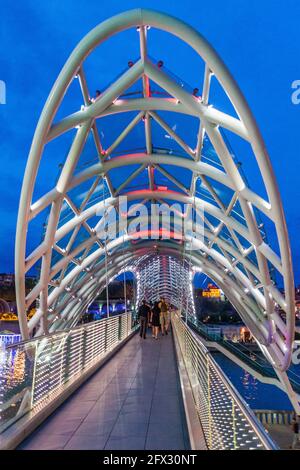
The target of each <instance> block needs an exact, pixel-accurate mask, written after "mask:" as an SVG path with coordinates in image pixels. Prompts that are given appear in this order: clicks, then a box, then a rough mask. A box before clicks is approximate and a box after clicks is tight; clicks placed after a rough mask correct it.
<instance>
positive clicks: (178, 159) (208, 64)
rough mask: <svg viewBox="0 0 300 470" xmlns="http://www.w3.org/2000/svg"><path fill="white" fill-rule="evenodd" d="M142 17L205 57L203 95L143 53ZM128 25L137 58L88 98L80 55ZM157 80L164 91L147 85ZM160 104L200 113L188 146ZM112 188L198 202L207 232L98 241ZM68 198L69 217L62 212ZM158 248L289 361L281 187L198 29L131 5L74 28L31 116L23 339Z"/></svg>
mask: <svg viewBox="0 0 300 470" xmlns="http://www.w3.org/2000/svg"><path fill="white" fill-rule="evenodd" d="M149 26H151V27H153V28H158V29H161V30H165V31H167V32H168V33H170V34H171V35H175V36H177V37H178V38H179V39H181V40H182V41H184V42H185V43H187V44H188V45H189V46H191V47H192V48H193V49H194V50H195V51H196V53H197V54H198V55H199V57H200V58H201V59H202V60H203V62H204V70H205V72H204V77H203V80H202V78H201V80H202V83H203V86H202V93H201V96H200V97H199V96H197V93H195V92H194V93H192V92H191V91H190V90H189V89H188V88H187V87H185V86H183V82H182V83H181V82H180V80H178V79H177V78H176V77H174V75H172V74H171V73H168V72H166V71H165V69H164V67H158V66H157V64H155V63H154V62H153V60H152V59H151V58H149V56H148V54H147V43H148V40H151V31H149V32H148V29H149ZM129 28H138V31H139V34H138V37H139V43H140V58H139V59H138V60H137V61H136V62H135V63H134V64H133V63H132V64H130V65H131V66H130V67H129V68H128V70H126V71H125V72H124V73H123V74H122V75H121V76H120V77H119V78H117V80H115V82H114V83H113V84H112V85H110V86H109V87H108V88H107V89H106V90H105V91H104V92H103V93H102V94H101V95H100V96H98V97H96V98H95V99H92V98H91V95H90V93H89V89H88V85H87V80H86V76H85V72H84V67H85V61H86V60H87V58H88V57H89V56H90V55H91V54H92V53H93V51H94V50H95V49H96V48H97V46H99V45H100V44H101V43H103V42H104V41H105V40H107V39H108V38H109V37H111V36H112V35H114V34H116V33H119V32H121V31H123V30H127V29H129ZM213 77H214V79H216V80H217V82H218V83H219V85H220V86H221V87H222V89H223V91H225V93H226V95H227V97H228V98H229V100H230V102H231V105H232V109H233V110H234V111H233V113H232V114H235V116H233V115H230V114H228V113H226V112H223V111H222V110H220V109H217V108H216V107H214V103H213V101H212V100H213V98H212V97H211V96H210V88H211V81H212V79H213ZM76 78H78V82H79V85H80V89H81V92H82V106H81V108H80V109H78V110H77V111H76V112H74V113H73V114H70V115H67V116H65V117H64V118H62V119H57V113H58V111H59V110H60V107H61V105H62V103H63V101H64V97H65V94H66V92H67V91H68V89H69V88H70V85H71V84H72V82H73V81H74V80H75V79H76ZM139 81H141V84H142V86H141V88H142V89H140V93H139V94H136V95H133V96H135V97H132V95H130V94H128V93H126V91H127V90H128V89H130V87H133V86H135V84H137V83H138V82H139ZM155 87H156V88H159V90H160V93H154V92H153V89H154V88H155ZM134 112H135V113H134ZM121 113H122V116H124V113H129V115H130V119H131V120H128V124H127V126H126V127H125V128H124V129H123V130H122V131H121V132H120V133H119V135H118V136H117V138H116V139H115V140H114V141H111V143H110V145H109V146H107V147H106V148H105V149H104V148H103V146H102V142H101V134H100V133H99V126H100V127H101V124H102V122H104V120H105V119H106V118H107V116H110V119H112V118H114V119H120V117H121ZM168 113H169V114H171V113H173V114H172V115H174V113H176V115H177V116H178V115H179V113H180V115H186V116H189V117H190V119H193V120H195V121H196V122H197V123H198V124H197V132H196V133H195V137H196V146H195V147H194V148H191V147H190V146H189V145H188V144H187V142H186V139H185V137H187V136H184V135H183V136H179V135H178V133H177V132H176V129H175V128H174V127H172V126H171V125H169V124H168V122H167V120H166V119H165V116H166V115H167V114H168ZM132 114H134V115H133V118H132ZM126 115H127V114H126ZM55 118H56V121H55V122H54V120H55ZM154 125H155V126H158V127H160V128H161V129H163V131H164V132H165V133H167V136H168V138H169V139H171V140H172V142H173V143H175V144H176V145H177V151H174V150H173V151H172V152H168V150H166V149H162V148H161V147H160V148H158V147H157V143H156V142H155V134H154V132H153V126H154ZM137 126H142V127H143V128H144V131H143V132H144V145H143V147H144V148H142V150H141V149H139V150H138V151H134V150H132V149H131V152H130V153H129V152H127V153H126V154H125V153H124V152H121V154H120V152H119V154H118V149H119V148H120V144H121V143H122V142H123V140H124V139H126V138H127V137H128V136H129V135H130V133H132V132H133V131H134V130H135V128H136V127H137ZM224 130H225V131H224ZM68 132H75V134H74V139H73V142H72V144H71V147H70V149H69V151H68V154H67V156H66V159H65V161H64V164H63V167H62V170H61V173H60V176H59V178H58V180H57V182H56V184H55V186H54V187H53V189H52V190H50V191H49V192H47V193H46V194H43V195H42V196H41V197H39V198H38V199H37V200H33V194H34V190H35V189H36V187H38V185H39V179H38V177H37V173H38V168H39V164H40V161H41V158H42V156H43V152H44V150H45V148H47V145H48V144H49V142H51V141H54V140H55V139H58V138H59V137H60V136H63V135H65V134H66V133H68ZM224 132H230V133H232V134H235V135H236V136H238V137H239V138H240V139H242V140H244V141H245V142H247V143H248V144H250V146H251V149H252V150H251V151H252V152H253V155H254V156H255V159H256V162H257V166H258V168H259V171H260V174H261V176H262V180H263V183H264V186H265V190H266V194H267V197H266V198H263V197H261V196H260V195H258V194H257V193H256V192H255V191H254V190H253V189H250V188H249V186H248V184H247V182H246V180H245V178H244V176H243V174H242V173H241V168H240V167H239V165H238V162H237V161H236V159H235V158H234V156H233V155H232V152H231V149H230V148H229V146H228V144H227V141H226V139H225V136H224ZM90 138H93V140H94V144H95V149H96V151H95V153H96V154H97V161H93V162H91V163H90V164H89V165H86V166H85V167H84V168H83V167H82V166H81V167H80V165H79V160H80V155H81V153H82V152H83V151H84V148H85V146H86V144H87V141H88V139H90ZM206 141H209V142H210V146H211V149H212V150H213V152H214V155H215V156H216V160H218V163H217V164H216V160H215V161H213V160H212V159H211V158H207V155H206V150H205V145H206ZM250 146H249V148H250ZM44 158H45V157H44ZM172 169H175V170H176V169H177V170H176V171H177V173H176V171H175V173H174V171H173V173H172ZM144 170H146V171H147V173H146V174H147V182H146V184H145V181H144V180H145V172H144ZM178 170H180V171H182V172H185V174H187V173H188V174H189V178H188V179H186V180H185V181H184V180H180V178H179V177H178V174H180V171H178ZM114 171H115V172H116V171H119V173H120V174H124V178H123V181H122V183H121V184H119V185H118V186H117V187H115V185H114V184H113V183H112V174H113V172H114ZM125 175H126V176H125ZM143 175H144V176H143ZM159 175H162V176H163V178H164V182H165V184H164V187H161V186H159V184H158V182H157V181H158V180H159ZM175 175H177V176H175ZM139 177H140V178H141V180H140V181H142V183H141V184H140V186H139V187H138V189H135V190H132V188H130V184H131V183H132V182H133V181H134V180H135V179H137V178H139ZM166 182H167V183H166ZM88 183H89V184H90V187H89V189H88V190H85V193H84V195H82V199H81V203H80V204H77V203H75V202H74V199H73V197H72V194H73V192H74V190H76V188H77V189H78V191H80V188H81V187H82V185H83V184H85V185H87V184H88ZM99 187H101V188H102V189H101V191H102V194H103V197H101V191H100V192H99ZM220 187H222V188H223V189H224V190H225V191H228V194H230V195H231V196H230V199H229V200H227V201H224V198H223V197H222V191H220V190H219V188H220ZM85 188H86V186H85ZM39 189H40V187H39ZM120 195H127V197H128V200H129V201H130V202H133V203H134V202H143V201H164V202H166V203H167V204H168V203H170V202H172V201H176V202H178V203H180V204H181V205H182V204H183V203H191V204H193V205H195V206H197V205H203V206H204V239H203V241H199V240H197V241H195V242H193V243H195V244H196V245H195V246H194V250H193V251H192V252H188V250H187V249H186V242H189V241H190V240H187V238H188V237H187V238H185V239H184V240H183V242H182V243H180V242H178V241H176V240H156V241H151V240H148V241H147V240H139V241H136V240H135V242H134V243H133V241H132V238H133V236H132V235H130V234H128V233H122V234H119V237H118V238H117V239H116V240H112V241H110V242H109V243H108V244H107V246H106V247H105V246H104V245H103V243H102V242H101V240H99V239H98V238H97V235H96V233H95V226H96V225H95V216H96V215H97V214H98V213H99V210H101V209H103V208H104V209H105V210H106V211H107V210H108V208H109V207H111V206H113V205H117V204H118V201H119V197H120ZM66 207H67V209H68V217H64V214H65V212H66ZM45 209H47V210H48V221H47V225H46V229H45V233H44V237H43V240H42V241H41V243H40V244H39V246H37V247H36V249H35V250H33V251H32V252H31V253H29V254H26V244H27V236H26V234H27V230H28V227H29V226H30V224H31V223H32V220H34V219H35V218H36V217H38V216H39V215H40V214H41V213H42V211H44V210H45ZM129 211H130V208H129ZM259 213H260V214H261V215H262V217H263V220H266V219H268V220H269V221H271V223H273V224H274V227H275V232H276V237H277V243H278V247H279V249H278V253H276V252H275V250H274V249H273V248H272V246H270V244H268V243H267V241H266V238H265V237H264V233H263V232H262V230H261V219H260V218H259V215H258V214H259ZM98 222H99V220H98ZM98 222H97V223H98ZM83 230H84V233H85V236H82V231H83ZM66 240H67V241H66ZM105 252H107V253H108V258H107V257H105ZM163 256H170V258H171V259H173V260H177V261H176V263H177V264H178V263H181V262H182V263H185V266H186V265H187V264H186V263H191V265H192V266H193V267H194V268H197V269H198V268H199V269H202V270H203V271H204V272H205V273H206V274H207V275H208V276H209V277H210V278H212V279H213V280H214V281H215V282H216V283H217V284H218V285H219V286H220V287H221V288H222V289H223V291H224V293H225V295H226V296H227V297H228V298H229V299H230V301H231V302H232V303H233V305H234V306H235V307H236V309H237V310H238V312H239V313H240V315H241V317H242V318H243V320H244V321H245V323H246V324H247V325H248V326H249V327H250V328H251V330H252V332H253V334H254V336H255V337H256V339H257V341H259V343H260V344H261V345H262V347H263V349H264V351H265V354H266V355H267V357H268V358H269V360H270V361H271V362H272V363H273V365H274V366H275V367H276V368H277V369H281V370H284V369H286V368H287V367H288V365H289V363H290V357H291V347H292V341H293V337H294V282H293V273H292V264H291V255H290V247H289V241H288V234H287V228H286V223H285V218H284V213H283V209H282V204H281V199H280V195H279V192H278V188H277V185H276V181H275V177H274V174H273V170H272V166H271V163H270V160H269V156H268V154H267V151H266V148H265V145H264V142H263V139H262V137H261V135H260V132H259V130H258V128H257V125H256V122H255V120H254V118H253V116H252V114H251V111H250V109H249V107H248V105H247V103H246V101H245V98H244V97H243V95H242V93H241V91H240V89H239V87H238V85H237V84H236V82H235V81H234V79H233V78H232V76H231V75H230V72H229V71H228V69H227V68H226V66H225V65H224V63H223V62H222V60H221V59H220V58H219V56H218V55H217V53H216V52H215V51H214V49H213V48H212V47H211V46H210V45H209V44H208V42H207V41H206V40H205V39H204V38H203V37H202V36H201V35H200V34H199V33H198V32H197V31H195V30H194V29H193V28H191V27H190V26H188V25H186V24H185V23H183V22H181V21H179V20H177V19H175V18H173V17H171V16H168V15H166V14H162V13H159V12H156V11H151V10H141V9H137V10H132V11H128V12H125V13H122V14H120V15H117V16H115V17H113V18H111V19H109V20H107V21H104V22H103V23H101V24H100V25H98V26H97V27H96V28H94V29H93V30H92V31H90V33H89V34H87V35H86V36H85V37H84V38H83V39H82V41H81V42H80V43H79V44H78V45H77V47H76V48H75V49H74V51H73V52H72V54H71V55H70V57H69V59H68V60H67V62H66V64H65V65H64V67H63V69H62V71H61V73H60V74H59V76H58V78H57V80H56V82H55V84H54V86H53V88H52V90H51V93H50V95H49V97H48V100H47V102H46V104H45V106H44V109H43V112H42V114H41V117H40V120H39V123H38V125H37V128H36V132H35V135H34V139H33V142H32V146H31V150H30V155H29V158H28V162H27V167H26V172H25V176H24V182H23V187H22V193H21V199H20V207H19V216H18V224H17V236H16V266H15V270H16V287H17V303H18V311H19V321H20V327H21V331H22V335H23V337H24V338H28V337H29V336H30V335H31V334H33V331H35V334H37V335H39V334H44V333H47V332H48V331H54V330H55V329H57V328H69V327H71V326H72V325H74V324H75V323H76V322H77V321H78V316H79V315H80V314H81V312H82V311H83V310H84V309H85V308H86V307H87V305H89V303H90V302H91V301H92V300H93V299H94V298H95V296H96V295H97V293H98V292H99V290H101V289H102V288H103V287H104V285H105V282H106V280H107V276H108V278H109V279H111V278H113V277H115V276H116V275H117V274H118V273H119V272H121V271H122V270H126V269H129V268H130V267H131V268H132V269H134V270H135V271H136V272H137V271H139V270H140V268H141V267H145V263H146V265H147V266H148V265H149V263H151V261H152V262H154V260H157V259H159V260H161V259H162V257H163ZM38 262H41V270H40V278H39V281H38V284H37V285H36V286H35V287H34V289H33V290H32V291H31V292H30V293H29V294H28V295H27V296H26V295H25V274H26V272H28V271H29V270H30V269H31V268H32V267H33V266H34V265H35V264H37V263H38ZM141 263H142V264H141ZM147 263H148V264H147ZM274 270H276V271H277V272H278V273H279V275H280V277H281V279H282V280H283V284H284V294H283V293H282V292H280V290H279V289H278V288H277V287H276V284H275V283H274V281H273V280H272V275H271V272H272V271H274ZM157 282H159V279H158V280H157ZM37 298H39V308H38V310H37V312H36V314H35V315H34V316H33V318H32V319H31V320H30V321H29V322H27V318H26V310H27V308H28V307H29V306H30V305H31V304H32V302H33V301H34V300H35V299H37ZM277 305H279V306H280V307H281V309H282V310H283V311H284V312H285V315H284V317H282V316H280V315H279V313H278V311H277V309H276V306H277Z"/></svg>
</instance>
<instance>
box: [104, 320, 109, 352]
mask: <svg viewBox="0 0 300 470" xmlns="http://www.w3.org/2000/svg"><path fill="white" fill-rule="evenodd" d="M107 329H108V320H107V319H106V320H105V330H104V352H106V351H107V339H108V338H107Z"/></svg>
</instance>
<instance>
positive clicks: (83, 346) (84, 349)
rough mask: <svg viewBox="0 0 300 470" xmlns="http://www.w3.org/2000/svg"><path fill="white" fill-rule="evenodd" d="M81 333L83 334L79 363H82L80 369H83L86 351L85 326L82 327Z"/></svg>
mask: <svg viewBox="0 0 300 470" xmlns="http://www.w3.org/2000/svg"><path fill="white" fill-rule="evenodd" d="M82 334H83V340H82V353H81V364H82V369H84V368H85V351H86V337H87V327H84V329H83V333H82Z"/></svg>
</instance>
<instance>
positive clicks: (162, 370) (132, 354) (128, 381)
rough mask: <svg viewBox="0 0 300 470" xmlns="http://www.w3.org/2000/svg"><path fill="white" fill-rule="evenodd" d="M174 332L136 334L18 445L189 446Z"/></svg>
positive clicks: (110, 447) (23, 447) (25, 447)
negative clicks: (153, 334) (141, 335)
mask: <svg viewBox="0 0 300 470" xmlns="http://www.w3.org/2000/svg"><path fill="white" fill-rule="evenodd" d="M188 448H189V444H188V438H187V429H186V423H185V416H184V410H183V405H182V398H181V392H180V386H179V378H178V373H177V365H176V358H175V351H174V347H173V340H172V336H171V335H170V334H169V335H168V336H164V337H160V338H159V340H157V341H156V340H154V339H153V338H152V337H151V335H148V337H147V339H146V340H143V339H140V337H139V335H135V336H134V337H133V338H132V339H131V340H130V341H129V342H128V343H127V344H126V345H125V346H124V347H123V348H122V349H121V350H120V351H119V352H118V353H117V354H116V355H115V356H114V357H113V358H112V359H111V360H110V361H109V362H108V363H107V364H106V365H104V366H103V367H102V368H101V369H100V370H99V371H98V372H97V373H96V374H95V375H93V376H92V377H91V378H90V379H89V380H88V381H87V382H86V383H85V384H84V385H83V386H82V387H80V389H78V390H77V391H76V392H75V393H74V394H73V395H72V396H71V397H70V398H69V399H68V400H67V401H66V402H65V403H64V404H63V405H62V406H61V407H60V408H59V409H58V410H56V412H55V413H54V414H53V415H51V416H50V417H49V418H48V419H47V420H46V421H45V422H44V423H43V424H42V425H41V426H40V427H39V428H38V429H37V430H36V431H35V432H34V433H33V434H32V435H31V436H30V437H28V438H27V439H26V440H25V441H23V442H22V444H21V445H20V446H19V449H43V450H46V449H47V450H50V449H53V450H54V449H74V450H75V449H97V450H98V449H119V450H125V449H129V450H137V449H151V450H168V449H169V450H171V449H175V450H183V449H188Z"/></svg>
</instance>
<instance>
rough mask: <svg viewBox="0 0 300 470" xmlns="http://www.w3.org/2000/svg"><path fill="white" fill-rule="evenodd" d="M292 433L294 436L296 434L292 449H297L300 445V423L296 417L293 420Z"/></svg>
mask: <svg viewBox="0 0 300 470" xmlns="http://www.w3.org/2000/svg"><path fill="white" fill-rule="evenodd" d="M292 431H293V434H294V437H293V443H292V449H295V447H296V445H297V444H298V443H300V434H299V422H298V419H297V417H296V415H295V416H294V418H293V419H292Z"/></svg>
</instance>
